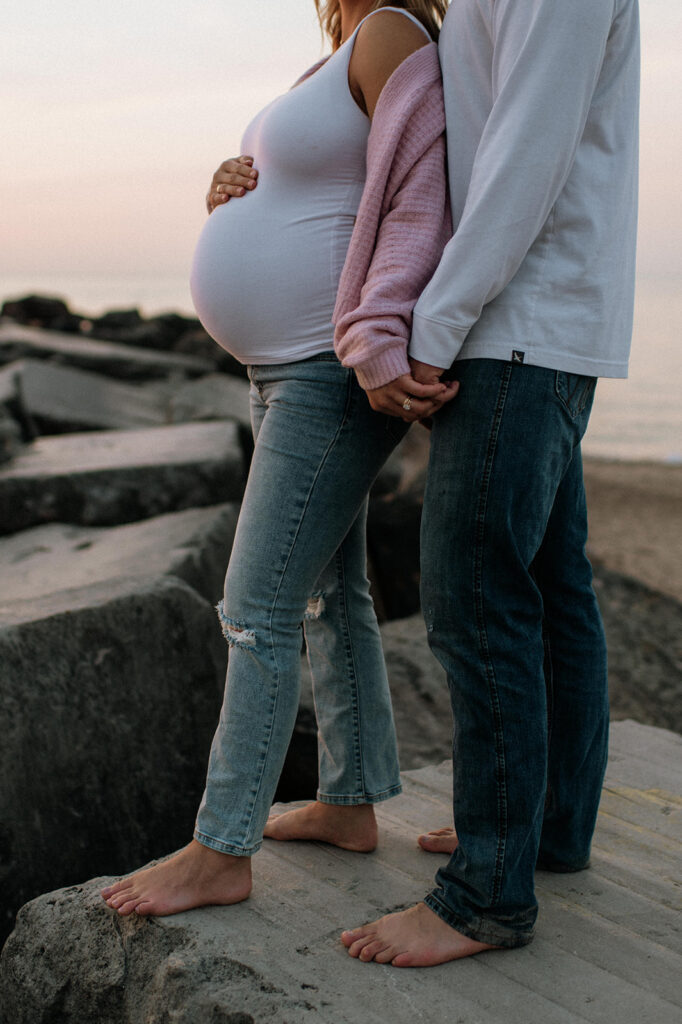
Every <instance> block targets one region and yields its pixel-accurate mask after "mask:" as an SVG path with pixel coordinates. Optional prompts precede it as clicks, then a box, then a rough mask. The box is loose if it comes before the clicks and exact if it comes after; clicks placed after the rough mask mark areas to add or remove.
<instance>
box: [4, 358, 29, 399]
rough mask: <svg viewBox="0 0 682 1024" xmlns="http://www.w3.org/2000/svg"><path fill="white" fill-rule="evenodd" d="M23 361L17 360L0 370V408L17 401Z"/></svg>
mask: <svg viewBox="0 0 682 1024" xmlns="http://www.w3.org/2000/svg"><path fill="white" fill-rule="evenodd" d="M23 365H24V363H23V361H22V360H21V359H17V360H16V362H14V363H9V365H7V366H3V367H2V368H1V369H0V406H7V407H9V406H11V405H12V404H14V403H16V402H17V401H18V399H19V378H20V376H21V371H22V368H23Z"/></svg>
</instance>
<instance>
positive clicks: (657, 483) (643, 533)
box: [585, 459, 682, 601]
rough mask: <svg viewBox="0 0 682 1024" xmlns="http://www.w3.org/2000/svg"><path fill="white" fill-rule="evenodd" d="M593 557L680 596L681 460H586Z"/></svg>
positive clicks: (681, 540)
mask: <svg viewBox="0 0 682 1024" xmlns="http://www.w3.org/2000/svg"><path fill="white" fill-rule="evenodd" d="M585 486H586V490H587V503H588V514H589V541H588V551H589V554H590V557H591V558H592V559H593V561H595V562H598V563H600V564H602V565H604V566H606V568H607V569H611V570H613V571H614V572H619V573H623V574H625V575H626V576H631V577H633V578H634V579H636V580H639V582H640V583H644V584H646V586H648V587H651V588H652V589H654V590H658V591H660V592H661V593H662V594H667V595H668V596H669V597H674V598H676V599H677V600H678V601H682V466H678V465H666V464H665V463H654V462H616V461H607V460H602V459H586V460H585Z"/></svg>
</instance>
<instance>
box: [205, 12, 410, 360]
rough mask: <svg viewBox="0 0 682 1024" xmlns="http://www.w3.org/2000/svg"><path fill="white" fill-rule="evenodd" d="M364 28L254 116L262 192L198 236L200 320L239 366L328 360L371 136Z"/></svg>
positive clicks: (245, 144)
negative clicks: (356, 89) (354, 57)
mask: <svg viewBox="0 0 682 1024" xmlns="http://www.w3.org/2000/svg"><path fill="white" fill-rule="evenodd" d="M382 10H392V11H395V10H399V11H400V12H401V13H402V14H404V15H406V17H409V18H410V19H411V20H412V21H414V22H415V23H416V24H417V25H419V27H420V28H423V26H422V25H421V23H420V22H419V21H417V19H416V18H415V17H414V16H413V15H411V14H409V13H408V12H407V11H402V10H401V9H400V8H395V7H389V8H379V10H377V11H373V12H372V13H371V14H369V15H367V17H372V15H373V14H378V13H380V12H381V11H382ZM366 20H367V19H366V18H364V19H363V21H366ZM361 24H362V22H360V25H361ZM360 25H358V27H357V28H356V29H355V32H353V34H352V35H351V36H350V37H349V38H348V39H347V40H346V42H345V43H344V44H343V46H341V47H339V49H338V50H337V51H336V52H335V53H334V54H332V56H331V57H330V58H329V60H327V62H326V63H325V64H323V66H322V67H321V68H320V69H319V70H318V71H316V72H315V74H313V75H312V76H311V77H310V78H308V79H306V80H305V81H304V82H301V84H300V85H298V86H296V88H295V89H292V90H290V91H289V92H287V93H285V94H284V95H283V96H279V97H278V98H277V99H276V100H274V101H273V102H272V103H270V104H269V105H268V106H267V107H265V109H264V110H262V111H261V112H260V113H259V114H257V115H256V117H255V118H254V119H253V121H252V122H251V124H250V125H249V126H248V128H247V129H246V132H245V134H244V137H243V139H242V149H241V151H242V153H249V154H251V155H252V156H253V157H254V164H255V166H256V167H257V168H258V171H259V177H258V185H257V187H256V188H255V189H254V191H253V192H248V193H247V194H246V195H245V196H243V197H241V198H237V199H231V200H230V201H229V202H228V203H225V204H224V205H222V206H219V207H217V208H216V209H215V210H214V211H213V213H212V214H211V215H210V217H209V218H208V220H207V221H206V224H205V226H204V229H203V231H202V232H201V235H200V237H199V241H198V244H197V247H196V250H195V253H194V261H193V265H192V274H191V290H192V298H193V300H194V306H195V308H196V311H197V315H198V316H199V319H200V320H201V322H202V324H203V325H204V327H205V328H206V330H207V331H208V333H209V334H210V335H211V336H212V337H213V338H214V339H215V340H216V341H217V342H218V344H219V345H222V347H223V348H225V349H227V350H228V352H231V353H232V355H233V356H235V357H236V358H237V359H239V360H240V361H241V362H243V363H252V364H259V363H287V362H295V361H297V360H299V359H307V358H309V357H310V356H313V355H316V354H318V353H320V352H328V351H330V350H332V349H333V334H334V329H333V326H332V322H331V318H332V312H333V309H334V303H335V300H336V292H337V289H338V285H339V278H340V276H341V271H342V269H343V264H344V260H345V257H346V251H347V249H348V245H349V243H350V237H351V233H352V231H353V225H354V223H355V215H356V214H357V211H358V206H359V205H360V198H361V196H362V189H363V186H364V182H365V154H366V149H367V137H368V135H369V128H370V121H369V118H368V117H367V116H366V115H365V114H364V113H363V112H362V111H361V110H360V108H359V107H358V105H357V104H356V102H355V100H354V99H353V97H352V95H351V92H350V89H349V86H348V64H349V62H350V58H351V54H352V52H353V45H354V42H355V36H356V34H357V31H358V29H359V28H360ZM424 31H425V32H426V30H425V29H424Z"/></svg>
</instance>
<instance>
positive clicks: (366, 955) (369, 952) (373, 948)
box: [359, 939, 393, 963]
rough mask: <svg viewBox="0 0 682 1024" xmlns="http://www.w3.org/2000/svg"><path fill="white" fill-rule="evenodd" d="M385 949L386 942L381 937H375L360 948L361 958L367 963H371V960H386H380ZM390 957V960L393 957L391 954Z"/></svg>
mask: <svg viewBox="0 0 682 1024" xmlns="http://www.w3.org/2000/svg"><path fill="white" fill-rule="evenodd" d="M385 950H386V943H385V942H383V941H382V940H381V939H374V940H373V941H372V942H368V943H367V945H366V946H363V948H362V949H361V950H360V956H359V959H360V960H363V961H364V962H365V963H369V961H370V960H376V961H377V962H378V963H382V962H386V961H381V960H380V956H381V954H382V953H383V952H384V951H385ZM392 955H393V954H391V956H392ZM388 959H389V960H390V959H391V957H390V956H389V957H388Z"/></svg>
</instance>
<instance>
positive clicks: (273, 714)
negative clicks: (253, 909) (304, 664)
mask: <svg viewBox="0 0 682 1024" xmlns="http://www.w3.org/2000/svg"><path fill="white" fill-rule="evenodd" d="M352 383H353V378H352V374H350V373H349V374H348V376H347V378H346V405H345V408H344V410H343V416H342V417H341V421H340V423H339V426H338V428H337V430H336V432H335V433H334V437H333V438H332V439H331V441H330V442H329V444H328V446H327V450H326V451H325V453H324V456H323V457H322V459H321V460H320V463H319V465H318V467H317V472H316V473H315V476H314V478H313V481H312V483H311V485H310V487H309V489H308V494H307V496H306V499H305V502H304V504H303V507H302V508H301V513H300V515H299V519H298V525H297V526H296V529H295V530H294V534H293V536H292V538H291V542H290V544H289V553H288V555H287V559H286V562H285V563H284V565H283V566H282V571H281V573H280V577H279V583H278V584H277V590H276V591H275V595H274V598H273V601H272V605H271V608H270V619H269V621H268V630H267V632H268V636H269V639H270V648H271V651H272V660H273V667H274V680H273V690H274V700H273V701H272V709H271V715H270V719H269V721H268V722H267V723H266V733H267V740H266V743H265V756H264V757H263V759H262V763H261V770H260V773H259V775H258V779H257V782H256V786H255V788H254V797H253V802H252V805H251V810H250V813H249V821H248V825H247V830H246V831H247V835H248V834H249V833H250V831H251V828H252V826H253V816H254V813H255V810H256V804H257V800H258V794H259V792H260V789H261V786H262V784H263V776H264V774H265V766H266V764H267V760H268V754H269V753H270V751H271V741H272V728H273V725H274V721H275V718H276V715H277V704H278V701H279V677H280V670H279V665H278V664H277V653H276V650H275V644H274V641H273V629H272V622H273V618H274V615H275V608H276V606H277V601H278V599H279V592H280V590H281V588H282V583H283V581H284V577H285V576H286V572H287V568H288V566H289V562H290V560H291V555H292V552H293V549H294V546H295V544H296V538H297V537H298V534H299V532H300V529H301V522H302V519H303V516H304V515H305V511H306V509H307V507H308V504H309V502H310V495H311V494H312V492H313V490H314V488H315V484H316V483H317V480H318V479H319V476H320V473H321V472H322V468H323V466H324V465H325V463H326V461H327V459H328V458H329V455H330V453H331V451H332V449H333V448H334V445H335V444H336V441H337V439H338V436H339V434H340V433H341V430H342V428H343V426H344V424H345V423H346V420H347V419H348V411H349V407H350V402H351V394H352Z"/></svg>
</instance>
